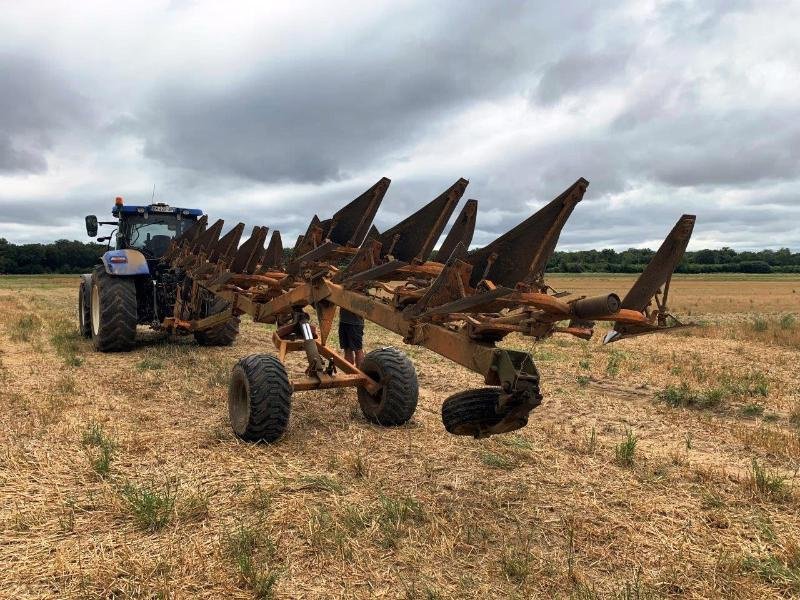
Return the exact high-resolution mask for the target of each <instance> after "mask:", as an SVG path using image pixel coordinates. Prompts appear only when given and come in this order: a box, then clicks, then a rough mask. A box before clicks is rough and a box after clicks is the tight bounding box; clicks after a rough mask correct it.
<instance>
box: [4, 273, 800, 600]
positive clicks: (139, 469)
mask: <svg viewBox="0 0 800 600" xmlns="http://www.w3.org/2000/svg"><path fill="white" fill-rule="evenodd" d="M631 282H632V278H631V277H622V276H620V277H611V276H609V277H600V276H596V277H585V276H580V277H566V276H552V277H550V278H549V283H550V285H552V286H553V287H554V288H556V289H569V290H573V291H575V292H580V293H586V294H592V293H600V292H605V291H617V292H618V293H621V294H622V293H624V292H625V291H627V289H628V287H629V286H630V285H631ZM671 294H672V302H671V304H672V309H673V310H674V311H675V312H676V314H678V315H679V316H681V317H685V320H686V321H690V320H693V321H696V322H698V323H699V324H700V325H699V326H698V327H696V328H692V329H685V330H681V331H679V332H676V333H673V334H668V335H661V336H644V337H640V338H634V339H629V340H624V341H622V342H619V343H616V344H612V345H610V346H602V345H601V344H600V342H599V340H600V339H602V333H603V332H602V331H599V332H598V334H596V335H595V339H594V340H592V341H590V342H584V341H581V340H577V339H573V338H566V337H556V338H554V339H550V340H547V341H544V342H541V343H538V344H535V345H534V344H533V342H532V341H531V340H527V339H522V338H514V339H511V340H509V345H511V346H513V347H516V348H523V349H529V350H531V351H532V352H533V355H534V357H535V358H536V362H537V366H538V367H539V370H540V372H541V374H542V379H543V384H542V385H543V392H544V394H545V400H544V403H543V404H542V406H541V407H539V408H538V409H537V410H536V411H534V413H532V415H531V417H532V418H531V421H530V424H529V426H528V427H527V428H525V429H522V430H520V431H518V432H515V433H514V434H509V435H505V436H497V437H493V438H490V439H488V440H473V439H470V438H457V437H453V436H450V435H448V434H447V433H446V432H445V431H444V429H443V427H442V425H441V420H440V416H439V407H440V405H441V403H442V401H443V400H444V399H445V398H446V397H447V396H449V395H450V394H452V393H454V392H456V391H460V390H463V389H465V388H468V387H479V386H480V385H481V381H480V378H479V377H478V376H477V375H474V374H471V373H469V372H467V371H466V370H465V369H462V368H461V367H458V366H456V365H454V364H452V363H450V362H448V361H446V360H445V359H443V358H441V357H439V356H437V355H434V354H432V353H430V352H428V351H426V350H423V349H419V348H415V347H407V346H403V344H402V342H401V340H400V338H399V337H397V336H395V335H393V334H389V333H386V332H384V331H382V330H380V329H378V328H377V327H375V326H371V325H369V324H368V326H367V330H366V341H367V349H368V350H369V349H372V348H375V347H379V346H382V345H394V346H397V347H400V348H401V349H403V350H405V351H407V352H408V353H409V355H410V356H411V358H412V360H413V361H414V363H415V365H416V367H417V371H418V376H419V381H420V403H419V407H418V409H417V412H416V414H415V416H414V418H413V419H412V421H411V423H409V424H408V425H406V426H403V427H400V428H395V429H383V428H380V427H377V426H374V425H372V424H370V423H368V422H367V421H366V420H365V419H364V418H363V417H362V416H361V414H360V411H359V409H358V406H357V402H356V399H355V391H354V390H352V389H350V390H348V389H342V390H332V391H321V392H305V393H298V394H296V395H295V396H294V399H293V400H294V406H293V412H292V420H291V424H290V429H289V431H288V434H287V436H286V437H285V438H284V439H283V440H282V441H280V442H279V443H277V444H275V445H272V446H265V445H249V444H245V443H242V442H239V441H238V440H236V439H235V438H234V436H233V434H232V433H231V431H230V428H229V426H228V424H227V408H226V399H227V376H228V373H229V371H230V369H231V367H232V366H233V364H234V363H235V362H236V360H237V359H238V358H240V357H242V356H245V355H247V354H251V353H256V352H270V351H271V349H272V345H271V342H270V335H271V331H270V330H269V329H268V328H266V327H264V326H260V325H255V324H253V323H251V322H249V321H245V322H243V324H242V335H241V336H240V337H239V339H238V341H237V342H236V344H234V345H233V346H232V347H230V348H201V347H198V346H197V345H195V344H194V343H193V342H191V341H190V339H184V340H181V341H179V342H177V343H170V342H168V341H166V340H164V339H162V337H160V336H159V335H156V334H154V333H148V332H147V331H145V330H140V343H139V345H138V347H137V349H136V350H135V351H134V352H131V353H129V354H105V355H104V354H97V353H94V352H92V350H91V344H90V343H89V342H88V341H85V340H83V339H81V338H79V337H78V336H77V332H76V325H75V314H74V313H75V301H76V296H77V277H60V276H59V277H31V278H25V277H0V419H1V422H2V427H0V565H2V569H0V597H8V598H12V597H13V598H28V597H58V598H73V597H75V598H77V597H85V598H97V597H114V598H127V597H133V598H222V597H225V598H252V597H254V596H255V597H261V598H269V597H275V598H339V597H341V598H350V597H357V598H367V597H383V598H538V597H542V598H550V597H560V598H577V599H590V598H631V599H633V598H658V597H688V598H708V597H720V596H724V597H739V598H754V597H759V598H762V597H791V596H793V595H798V594H800V487H799V486H798V484H797V483H796V476H797V472H798V468H799V467H800V374H799V373H798V364H799V363H800V279H798V278H789V277H759V278H756V277H751V278H745V277H678V278H676V279H675V280H674V281H673V285H672V290H671ZM302 360H303V359H302V358H300V357H296V358H293V362H294V364H296V365H300V364H301V363H302Z"/></svg>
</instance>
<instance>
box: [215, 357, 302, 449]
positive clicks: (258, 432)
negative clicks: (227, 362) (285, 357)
mask: <svg viewBox="0 0 800 600" xmlns="http://www.w3.org/2000/svg"><path fill="white" fill-rule="evenodd" d="M291 410H292V387H291V385H290V384H289V378H288V377H287V375H286V369H285V368H284V366H283V364H282V363H281V361H279V360H278V358H277V357H275V356H272V355H271V354H251V355H250V356H248V357H246V358H242V359H241V360H239V362H238V363H236V365H235V366H234V367H233V373H232V374H231V382H230V386H229V387H228V414H229V416H230V420H231V428H232V429H233V433H235V434H236V436H237V437H239V438H241V439H243V440H245V441H247V442H267V443H272V442H276V441H278V440H279V439H280V437H281V436H282V435H283V434H284V432H285V431H286V429H287V427H288V426H289V414H290V413H291Z"/></svg>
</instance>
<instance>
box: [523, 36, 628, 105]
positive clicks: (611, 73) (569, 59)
mask: <svg viewBox="0 0 800 600" xmlns="http://www.w3.org/2000/svg"><path fill="white" fill-rule="evenodd" d="M630 54H631V49H630V48H624V49H614V50H604V51H599V52H595V53H586V52H585V51H582V52H580V53H577V52H576V53H573V54H568V55H566V56H563V57H562V58H560V59H558V60H557V61H555V62H553V63H551V64H549V65H547V67H546V68H545V70H544V74H543V75H542V78H541V79H540V80H539V84H538V86H537V87H536V99H537V100H538V101H539V102H540V103H542V104H552V103H554V102H557V101H558V100H560V99H561V98H562V97H563V96H566V95H569V94H576V93H580V92H582V91H585V90H589V89H593V88H596V87H600V86H608V85H611V84H612V83H613V82H615V81H617V80H619V79H620V78H621V77H623V75H624V72H625V67H626V65H627V63H628V59H629V57H630Z"/></svg>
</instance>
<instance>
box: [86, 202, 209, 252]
mask: <svg viewBox="0 0 800 600" xmlns="http://www.w3.org/2000/svg"><path fill="white" fill-rule="evenodd" d="M111 214H112V215H113V216H114V217H116V218H117V219H118V221H117V222H114V221H110V222H98V221H97V217H95V216H94V215H89V216H88V217H86V231H87V233H88V234H89V236H90V237H94V236H96V235H97V225H98V224H102V225H116V226H117V231H116V235H115V236H114V239H115V242H116V243H115V246H116V249H117V250H128V249H130V250H138V251H139V252H141V253H142V254H143V255H144V257H145V258H146V259H147V260H148V261H151V260H156V259H159V258H161V257H162V256H163V255H164V253H165V252H166V251H167V249H168V248H169V245H170V242H171V241H172V239H173V238H175V237H176V236H178V235H180V234H181V233H183V232H184V231H186V230H187V229H188V228H189V227H190V226H191V225H192V224H193V223H194V222H195V221H197V218H198V217H200V216H201V215H202V214H203V211H201V210H198V209H196V208H177V207H173V206H169V205H167V204H163V203H157V204H149V205H147V206H126V205H125V204H124V203H123V201H122V198H117V199H116V203H115V204H114V208H113V209H112V210H111ZM110 239H111V236H108V237H106V238H98V241H104V240H110Z"/></svg>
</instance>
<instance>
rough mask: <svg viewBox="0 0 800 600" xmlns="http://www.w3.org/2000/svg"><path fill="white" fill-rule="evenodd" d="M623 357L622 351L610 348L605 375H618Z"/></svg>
mask: <svg viewBox="0 0 800 600" xmlns="http://www.w3.org/2000/svg"><path fill="white" fill-rule="evenodd" d="M624 358H625V354H624V353H622V352H620V351H619V350H612V351H611V353H610V354H609V356H608V363H607V364H606V375H608V376H609V377H616V376H617V375H619V370H620V367H621V366H622V361H623V359H624Z"/></svg>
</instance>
